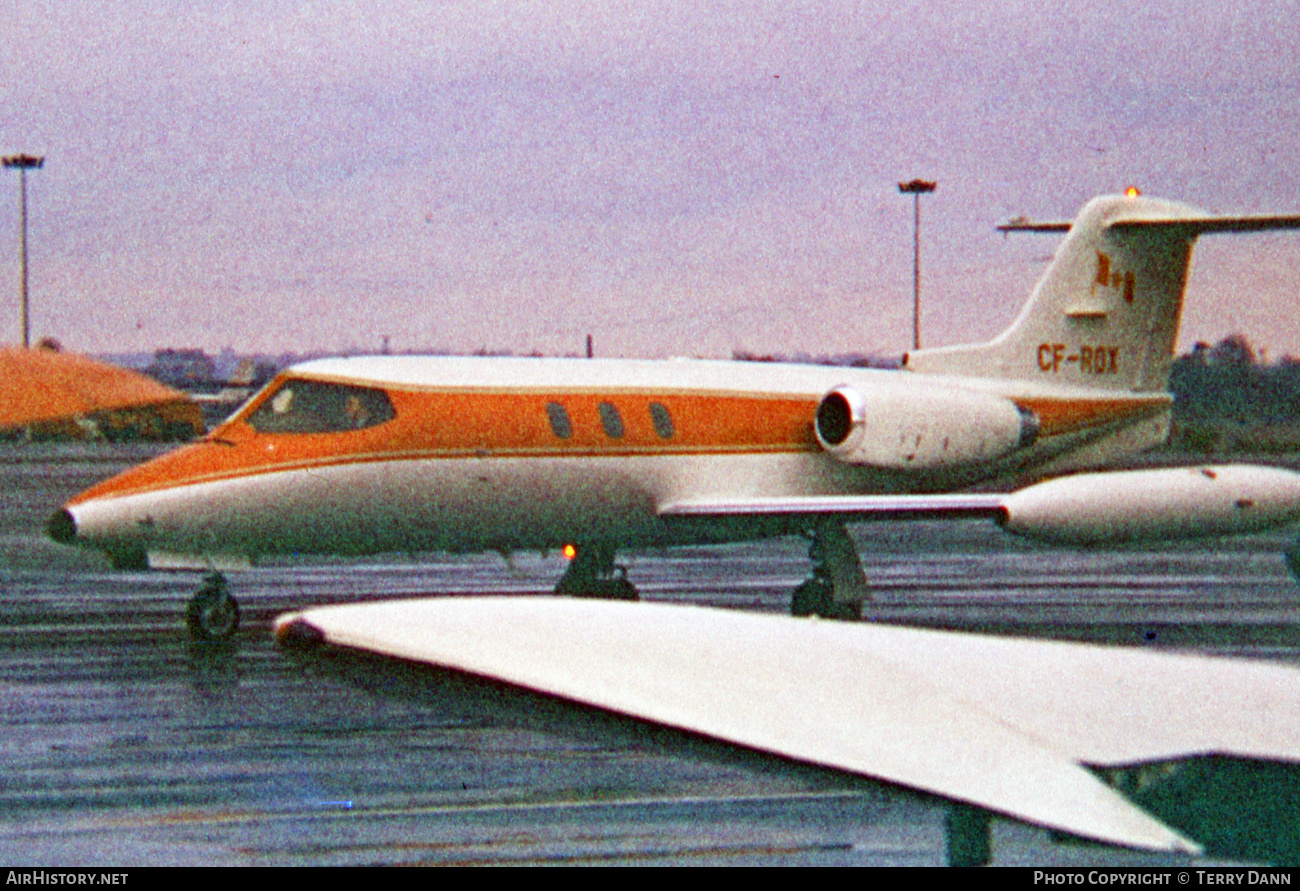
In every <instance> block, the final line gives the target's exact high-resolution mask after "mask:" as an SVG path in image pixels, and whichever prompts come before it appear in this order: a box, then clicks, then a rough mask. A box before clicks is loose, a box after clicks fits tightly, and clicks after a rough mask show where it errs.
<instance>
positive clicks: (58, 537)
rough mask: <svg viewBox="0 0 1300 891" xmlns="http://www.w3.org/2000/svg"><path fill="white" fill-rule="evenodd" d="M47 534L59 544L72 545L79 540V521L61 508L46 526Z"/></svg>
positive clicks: (65, 509)
mask: <svg viewBox="0 0 1300 891" xmlns="http://www.w3.org/2000/svg"><path fill="white" fill-rule="evenodd" d="M45 534H46V535H48V536H49V537H50V538H52V539H54V540H55V541H57V542H58V543H59V544H72V543H73V542H75V541H76V540H77V521H76V520H74V519H73V518H72V514H71V513H69V512H68V510H67V508H60V509H59V510H57V511H55V512H54V516H52V517H50V521H49V522H48V523H46V524H45Z"/></svg>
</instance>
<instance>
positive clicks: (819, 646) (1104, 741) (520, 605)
mask: <svg viewBox="0 0 1300 891" xmlns="http://www.w3.org/2000/svg"><path fill="white" fill-rule="evenodd" d="M276 633H277V636H279V637H280V639H281V640H282V641H284V642H292V641H294V640H312V641H322V640H323V641H324V642H327V643H329V644H331V645H335V646H340V647H346V648H352V649H356V650H360V651H366V652H373V653H379V654H382V655H386V656H392V657H396V658H402V659H409V660H415V661H420V662H425V663H428V664H432V665H436V666H439V667H443V668H449V669H454V670H458V671H464V672H467V673H470V674H472V675H476V676H480V677H486V678H492V679H495V680H499V681H504V682H506V683H509V684H512V685H515V686H519V687H522V688H524V689H528V690H532V691H536V692H539V693H542V694H546V695H551V696H556V697H560V698H562V699H564V700H568V701H572V702H575V703H580V704H583V705H587V706H593V707H596V708H600V709H605V710H609V711H612V712H615V713H618V714H623V715H628V716H632V717H636V718H641V719H643V720H647V721H651V722H654V723H658V724H662V725H665V726H669V727H673V728H676V729H680V730H686V731H690V732H695V733H700V734H703V735H706V736H709V737H713V738H715V739H719V740H723V741H725V742H729V743H733V744H737V745H741V746H744V747H746V748H750V749H754V750H757V751H763V752H769V753H773V754H776V755H781V756H784V757H788V758H792V759H795V760H798V761H801V762H805V763H809V764H816V765H821V766H825V767H831V768H836V769H840V770H844V771H847V772H850V773H855V774H859V775H863V776H868V777H873V778H876V779H881V780H885V781H889V782H893V783H898V784H901V785H904V786H907V787H910V788H913V789H918V790H921V791H924V792H928V793H932V794H935V795H939V796H942V797H945V798H948V799H952V800H955V801H959V802H965V803H968V804H973V805H977V806H979V807H981V808H984V809H987V810H990V811H993V812H996V813H1000V814H1004V815H1007V816H1010V817H1013V818H1016V819H1019V820H1023V821H1025V822H1028V823H1032V824H1036V825H1040V826H1045V827H1049V828H1052V829H1055V830H1060V831H1064V832H1068V833H1071V834H1074V835H1079V836H1083V837H1086V838H1092V839H1097V840H1100V841H1104V842H1108V843H1113V844H1121V845H1127V846H1131V847H1136V848H1144V849H1151V850H1167V851H1188V852H1194V851H1197V850H1198V846H1197V845H1196V843H1195V842H1193V841H1191V840H1190V839H1188V838H1186V837H1184V836H1183V835H1181V834H1180V833H1179V832H1177V831H1175V830H1173V829H1171V828H1169V827H1168V826H1166V825H1165V824H1163V823H1162V822H1160V821H1159V820H1157V819H1156V818H1154V817H1153V816H1151V815H1150V814H1148V813H1146V812H1145V811H1143V810H1142V809H1140V808H1138V807H1137V806H1136V805H1134V804H1132V803H1131V802H1130V801H1128V800H1127V799H1126V798H1124V797H1123V796H1122V795H1120V794H1119V793H1118V792H1116V791H1115V790H1113V789H1111V788H1110V787H1109V786H1107V785H1106V784H1105V783H1103V782H1102V781H1101V780H1100V779H1098V778H1097V776H1096V775H1094V774H1093V772H1092V771H1091V770H1089V769H1087V767H1086V765H1094V766H1107V765H1122V764H1129V763H1137V762H1142V761H1148V760H1154V759H1161V758H1171V757H1180V756H1187V755H1197V754H1203V753H1211V752H1218V753H1226V754H1232V755H1240V756H1243V757H1250V758H1268V759H1274V760H1284V761H1300V736H1298V735H1297V734H1296V733H1295V730H1294V728H1295V727H1297V726H1300V671H1296V670H1293V669H1290V668H1283V667H1278V666H1274V665H1269V664H1264V663H1252V662H1244V661H1232V660H1220V659H1211V658H1205V657H1196V656H1179V655H1168V654H1159V653H1152V652H1150V651H1146V650H1128V649H1121V648H1113V647H1099V646H1091V645H1084V644H1068V643H1057V642H1043V641H1025V640H1016V639H1010V638H994V637H984V636H978V635H966V634H954V633H946V632H936V631H923V630H916V629H907V628H895V627H888V626H883V625H874V624H858V623H839V622H818V621H809V620H800V619H793V618H789V617H785V616H771V615H757V614H752V613H742V612H735V611H728V610H716V609H705V608H696V607H681V606H671V605H666V604H653V603H635V604H630V603H617V602H607V601H590V600H570V599H553V598H539V597H533V598H504V597H493V598H454V599H451V598H444V599H435V600H424V601H409V600H408V601H401V602H392V603H380V604H357V605H345V606H337V607H324V608H319V609H312V610H307V611H305V612H302V613H295V614H290V615H286V616H282V617H280V618H279V619H278V620H277V622H276ZM1155 702H1167V703H1176V707H1174V708H1168V709H1166V708H1161V709H1153V708H1152V707H1151V705H1152V703H1155Z"/></svg>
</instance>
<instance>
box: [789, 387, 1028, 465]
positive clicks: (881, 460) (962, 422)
mask: <svg viewBox="0 0 1300 891" xmlns="http://www.w3.org/2000/svg"><path fill="white" fill-rule="evenodd" d="M814 426H815V427H816V430H817V441H818V442H819V443H821V445H822V448H824V449H826V451H828V452H830V454H831V455H833V456H835V457H836V458H838V459H839V460H841V461H844V462H846V463H848V464H860V465H867V466H871V467H881V468H887V469H890V470H918V471H924V470H938V469H942V468H945V467H962V466H966V465H970V464H976V463H979V462H982V461H992V460H995V459H997V458H1001V457H1002V456H1004V455H1007V454H1010V453H1011V452H1014V451H1015V450H1017V449H1022V448H1025V447H1026V446H1029V445H1031V444H1032V443H1033V442H1034V440H1035V439H1037V437H1038V426H1039V425H1038V418H1037V417H1036V416H1035V415H1034V413H1033V412H1031V411H1028V410H1026V409H1022V408H1021V407H1020V406H1018V405H1016V404H1015V403H1014V402H1012V401H1011V400H1010V399H1006V398H1003V397H1001V396H996V395H993V394H990V393H979V392H974V391H971V390H952V389H947V388H945V389H940V388H938V387H920V386H909V387H906V388H899V389H892V388H891V389H889V390H885V391H882V392H872V393H871V395H870V396H869V397H868V396H867V395H865V394H863V393H862V392H861V391H860V390H858V389H856V388H854V387H851V386H848V385H842V386H839V387H836V388H835V389H833V390H831V391H830V392H829V393H827V394H826V395H825V396H823V397H822V400H821V402H820V403H819V404H818V406H817V420H816V424H815V425H814Z"/></svg>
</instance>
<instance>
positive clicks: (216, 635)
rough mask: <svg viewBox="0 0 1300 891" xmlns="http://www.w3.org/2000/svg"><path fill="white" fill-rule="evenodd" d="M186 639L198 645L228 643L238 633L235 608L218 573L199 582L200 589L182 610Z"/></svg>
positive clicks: (236, 607)
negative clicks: (188, 634)
mask: <svg viewBox="0 0 1300 891" xmlns="http://www.w3.org/2000/svg"><path fill="white" fill-rule="evenodd" d="M185 624H186V625H187V626H188V627H189V629H190V636H191V637H193V638H194V639H195V640H201V641H221V640H229V639H230V638H231V637H233V636H234V634H235V632H236V631H238V630H239V604H237V603H235V598H234V597H231V596H230V588H229V587H228V586H227V585H226V580H225V578H223V577H222V575H221V574H220V573H215V572H214V573H212V574H211V575H209V576H208V577H207V578H205V579H204V580H203V585H202V587H200V588H199V590H198V591H197V592H196V593H195V595H194V596H193V597H191V598H190V602H189V604H188V605H187V606H186V608H185Z"/></svg>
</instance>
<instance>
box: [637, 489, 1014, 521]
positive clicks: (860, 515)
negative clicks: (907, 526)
mask: <svg viewBox="0 0 1300 891" xmlns="http://www.w3.org/2000/svg"><path fill="white" fill-rule="evenodd" d="M1006 503H1007V496H1006V495H1001V494H996V493H989V494H984V493H966V494H963V493H951V494H938V495H814V496H809V497H792V498H779V497H769V498H727V499H715V500H708V499H703V500H695V501H673V502H669V503H667V504H664V505H662V506H661V507H660V508H659V515H660V516H661V517H684V518H685V517H697V518H710V517H712V518H718V517H745V516H750V517H800V516H818V517H836V518H841V519H854V520H869V519H873V518H874V519H889V520H917V519H931V520H955V519H965V518H970V519H981V518H983V519H993V520H997V519H1003V518H1005V516H1006Z"/></svg>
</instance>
